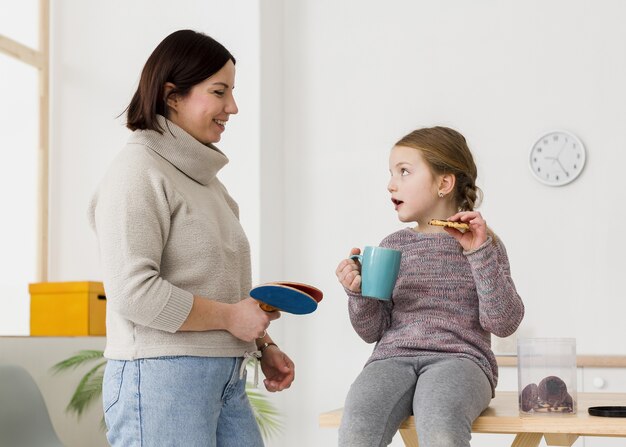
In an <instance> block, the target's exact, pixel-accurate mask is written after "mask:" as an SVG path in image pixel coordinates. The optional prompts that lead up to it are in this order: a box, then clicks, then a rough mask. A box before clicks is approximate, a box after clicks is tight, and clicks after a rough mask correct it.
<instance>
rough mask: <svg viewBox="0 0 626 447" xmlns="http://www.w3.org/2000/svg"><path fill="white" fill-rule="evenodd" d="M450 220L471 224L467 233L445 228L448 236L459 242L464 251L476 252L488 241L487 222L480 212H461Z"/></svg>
mask: <svg viewBox="0 0 626 447" xmlns="http://www.w3.org/2000/svg"><path fill="white" fill-rule="evenodd" d="M448 220H451V221H453V222H465V223H466V224H469V230H467V231H465V232H463V231H459V230H457V229H456V228H450V227H444V230H446V232H447V233H448V234H450V235H452V236H453V237H454V238H455V239H456V240H457V241H459V243H460V244H461V247H463V250H465V251H470V250H474V249H476V248H478V247H480V246H481V245H483V244H484V243H485V241H486V240H487V222H486V221H485V219H483V216H482V215H481V214H480V213H479V212H478V211H461V212H459V213H456V214H455V215H454V216H450V217H448Z"/></svg>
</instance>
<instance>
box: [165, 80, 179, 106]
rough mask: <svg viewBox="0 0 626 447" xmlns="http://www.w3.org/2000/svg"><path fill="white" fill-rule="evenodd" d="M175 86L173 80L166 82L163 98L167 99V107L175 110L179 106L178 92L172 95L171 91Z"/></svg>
mask: <svg viewBox="0 0 626 447" xmlns="http://www.w3.org/2000/svg"><path fill="white" fill-rule="evenodd" d="M175 88H176V86H175V85H174V84H172V83H171V82H166V83H165V85H163V100H164V101H166V103H167V107H168V108H170V109H173V110H176V107H177V106H178V95H177V94H176V93H174V94H173V95H170V92H171V91H172V90H174V89H175Z"/></svg>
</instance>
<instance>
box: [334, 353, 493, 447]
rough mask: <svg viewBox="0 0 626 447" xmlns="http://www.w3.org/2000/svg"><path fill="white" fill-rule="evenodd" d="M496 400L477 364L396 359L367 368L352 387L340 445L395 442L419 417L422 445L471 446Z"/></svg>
mask: <svg viewBox="0 0 626 447" xmlns="http://www.w3.org/2000/svg"><path fill="white" fill-rule="evenodd" d="M490 401H491V385H490V384H489V380H488V379H487V376H486V375H485V373H484V372H483V371H482V369H480V367H479V366H478V365H477V364H476V363H474V362H473V361H472V360H469V359H465V358H457V357H439V356H424V357H396V358H390V359H385V360H377V361H374V362H372V363H370V364H369V365H367V366H366V367H365V368H364V369H363V371H361V374H359V376H358V377H357V379H356V380H355V382H354V383H353V384H352V386H351V387H350V391H349V392H348V396H347V397H346V404H345V408H344V412H343V418H342V420H341V426H340V427H339V446H340V447H379V446H386V445H389V443H391V440H392V438H393V435H394V434H395V433H396V431H397V430H398V427H399V426H400V423H401V422H402V421H404V419H406V418H407V417H408V416H410V415H411V412H413V415H414V416H415V426H416V429H417V437H418V441H419V444H420V446H424V447H465V446H467V447H469V445H470V439H471V433H472V423H473V422H474V419H476V418H477V417H478V416H479V415H480V413H481V412H482V411H483V410H484V409H485V408H487V406H488V405H489V402H490Z"/></svg>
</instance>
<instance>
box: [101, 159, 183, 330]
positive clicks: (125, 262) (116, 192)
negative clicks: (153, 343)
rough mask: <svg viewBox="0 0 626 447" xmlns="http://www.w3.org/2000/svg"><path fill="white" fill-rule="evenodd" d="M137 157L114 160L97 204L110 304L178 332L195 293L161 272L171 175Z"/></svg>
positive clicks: (124, 314)
mask: <svg viewBox="0 0 626 447" xmlns="http://www.w3.org/2000/svg"><path fill="white" fill-rule="evenodd" d="M133 161H136V160H135V159H131V160H128V157H126V158H123V159H122V162H120V163H116V164H114V166H113V167H112V169H111V170H110V171H109V173H108V174H107V176H106V177H105V179H104V180H103V182H102V183H101V185H100V188H99V189H98V192H97V193H96V195H95V196H94V199H93V200H92V203H91V209H90V214H91V223H92V225H93V227H94V229H95V231H96V233H97V236H98V242H99V247H100V257H101V264H102V269H103V277H104V285H105V289H106V294H107V306H108V308H109V309H111V311H114V312H117V313H118V314H119V315H120V316H122V317H123V318H125V319H127V320H130V321H132V322H134V323H136V324H139V325H142V326H148V327H152V328H155V329H159V330H163V331H167V332H176V331H177V330H178V329H179V328H180V326H181V325H182V324H183V322H184V321H185V320H186V319H187V316H188V315H189V312H190V311H191V306H192V304H193V295H192V294H191V293H190V292H187V291H185V290H182V289H180V288H178V287H176V286H175V285H173V284H171V283H170V282H168V281H167V280H165V279H163V278H162V277H161V275H160V262H161V256H162V253H163V247H164V245H165V243H166V241H167V238H168V232H169V228H170V207H169V206H170V205H169V202H168V191H167V185H166V183H165V179H164V178H163V177H162V176H160V175H158V171H156V170H155V169H149V168H148V167H146V166H145V165H142V164H141V163H133Z"/></svg>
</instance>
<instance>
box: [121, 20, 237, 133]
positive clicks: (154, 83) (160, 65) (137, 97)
mask: <svg viewBox="0 0 626 447" xmlns="http://www.w3.org/2000/svg"><path fill="white" fill-rule="evenodd" d="M229 60H231V61H233V64H234V63H235V58H234V57H233V55H232V54H230V52H229V51H228V50H227V49H226V48H225V47H224V46H223V45H222V44H221V43H219V42H218V41H216V40H215V39H213V38H211V37H209V36H207V35H206V34H203V33H199V32H196V31H192V30H180V31H175V32H173V33H172V34H170V35H169V36H167V37H166V38H165V39H163V41H162V42H161V43H160V44H159V45H158V46H157V47H156V48H155V49H154V51H153V52H152V54H151V55H150V57H149V58H148V60H147V61H146V64H145V65H144V67H143V70H142V72H141V78H140V80H139V86H138V87H137V91H136V92H135V94H134V95H133V99H132V100H131V101H130V104H129V105H128V107H127V109H126V111H127V113H126V116H127V122H126V127H128V128H129V129H131V130H137V129H150V130H155V131H157V132H159V133H163V131H164V129H163V128H161V126H160V125H159V123H158V121H157V117H156V116H157V115H163V116H165V117H167V98H164V96H163V94H164V86H165V83H166V82H171V83H172V84H174V86H175V87H174V88H173V89H172V90H171V91H170V92H169V93H168V97H169V96H171V95H179V96H181V97H184V96H186V95H187V94H188V93H189V91H190V90H191V88H192V87H193V86H194V85H196V84H199V83H200V82H202V81H204V80H205V79H207V78H209V77H211V76H213V75H214V74H215V73H217V72H218V71H219V70H220V69H221V68H222V67H223V66H224V65H226V62H228V61H229Z"/></svg>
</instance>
